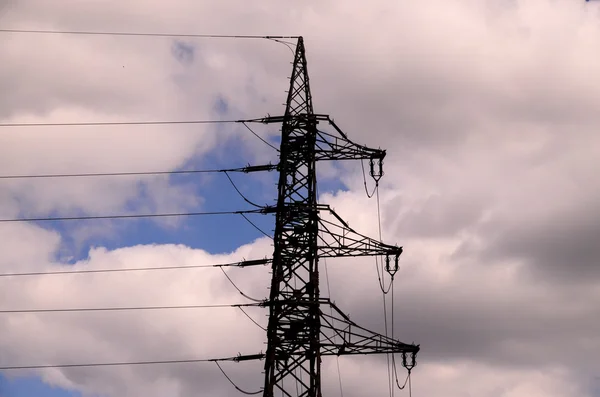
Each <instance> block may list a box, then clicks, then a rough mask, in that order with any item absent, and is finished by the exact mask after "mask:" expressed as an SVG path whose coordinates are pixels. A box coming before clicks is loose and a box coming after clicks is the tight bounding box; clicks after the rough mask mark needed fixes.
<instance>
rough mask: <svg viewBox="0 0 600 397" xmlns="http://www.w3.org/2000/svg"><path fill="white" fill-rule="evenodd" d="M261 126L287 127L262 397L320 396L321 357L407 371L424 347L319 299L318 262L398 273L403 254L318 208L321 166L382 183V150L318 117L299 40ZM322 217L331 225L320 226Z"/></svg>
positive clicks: (283, 132)
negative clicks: (393, 359) (281, 96)
mask: <svg viewBox="0 0 600 397" xmlns="http://www.w3.org/2000/svg"><path fill="white" fill-rule="evenodd" d="M262 121H263V122H265V123H281V124H282V129H281V147H280V163H279V166H278V169H279V172H280V175H279V185H278V198H277V205H276V207H273V208H271V209H270V210H269V211H272V212H275V214H276V220H275V235H274V254H273V263H272V282H271V290H270V298H269V301H268V302H267V303H265V305H267V306H268V307H269V311H270V312H269V323H268V329H267V344H268V345H267V352H266V354H265V355H264V358H265V383H264V394H263V395H264V397H273V396H275V394H276V393H277V395H280V394H281V395H284V396H290V397H291V396H292V395H293V394H292V393H294V395H297V396H298V397H305V396H306V397H321V356H323V355H341V354H377V353H400V354H401V355H402V363H403V365H404V366H405V367H408V368H409V369H410V368H412V366H414V364H415V357H416V353H417V352H418V351H419V346H417V345H412V344H404V343H401V342H398V341H396V340H394V339H392V338H388V337H385V336H383V335H379V334H376V333H374V332H371V331H368V330H366V329H364V328H362V327H360V326H358V325H356V324H355V323H353V322H352V321H351V320H350V319H349V317H348V316H346V315H345V314H344V313H343V312H342V311H341V310H340V309H339V308H338V307H337V306H335V305H334V304H333V303H332V302H331V301H330V300H329V299H326V298H321V297H320V294H319V268H318V261H319V257H343V256H374V255H382V256H385V260H386V269H387V270H388V271H389V272H390V273H395V271H396V270H397V268H398V257H399V256H400V254H401V253H402V248H401V247H396V246H390V245H386V244H383V243H381V242H379V241H376V240H374V239H371V238H368V237H366V236H363V235H361V234H359V233H357V232H355V231H354V230H352V229H351V228H350V227H349V226H348V225H347V224H346V223H345V222H344V221H343V220H342V219H341V218H340V217H339V216H338V215H337V214H335V212H333V210H332V209H331V208H329V207H328V206H326V205H320V204H318V203H317V178H316V172H315V171H316V170H315V166H316V162H317V161H319V160H369V161H370V170H371V176H373V177H374V178H376V179H377V180H378V179H379V178H380V177H381V176H382V174H383V172H382V160H383V158H384V157H385V151H384V150H379V149H371V148H367V147H364V146H361V145H357V144H355V143H353V142H351V141H350V140H349V139H348V137H347V136H346V135H345V134H344V133H343V132H342V131H341V130H340V129H339V128H338V127H337V126H336V125H335V123H333V121H332V120H331V119H330V118H329V116H326V115H319V114H315V113H314V111H313V104H312V97H311V92H310V85H309V78H308V72H307V67H306V55H305V49H304V42H303V39H302V37H300V38H299V39H298V44H297V46H296V52H295V56H294V62H293V69H292V75H291V81H290V89H289V91H288V97H287V103H286V109H285V114H284V116H280V117H267V118H265V119H263V120H262ZM319 122H327V123H329V124H331V125H332V126H333V127H334V129H335V130H336V134H329V133H326V132H324V131H321V130H319V129H318V124H319ZM376 162H377V164H376ZM322 213H328V214H329V215H330V218H332V219H334V220H333V221H328V220H326V219H322V218H321V214H322ZM322 306H329V307H328V309H332V310H331V313H333V312H334V311H335V315H331V314H327V313H326V312H325V311H322V310H321V308H322ZM409 359H410V360H409ZM409 361H410V362H409Z"/></svg>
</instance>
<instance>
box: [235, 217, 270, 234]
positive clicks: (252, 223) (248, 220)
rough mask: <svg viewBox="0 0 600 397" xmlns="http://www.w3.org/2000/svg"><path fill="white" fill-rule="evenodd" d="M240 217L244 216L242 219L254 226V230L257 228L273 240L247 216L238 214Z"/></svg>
mask: <svg viewBox="0 0 600 397" xmlns="http://www.w3.org/2000/svg"><path fill="white" fill-rule="evenodd" d="M240 215H241V216H242V217H244V219H245V220H246V221H247V222H248V223H249V224H251V225H252V226H254V228H255V229H256V230H258V231H259V232H261V233H262V234H264V235H265V236H266V237H268V238H270V239H271V240H273V236H271V235H270V234H267V233H266V232H265V231H264V230H262V229H261V228H260V227H258V226H257V225H256V224H255V223H254V222H252V221H251V220H250V218H248V217H247V216H246V215H245V214H240Z"/></svg>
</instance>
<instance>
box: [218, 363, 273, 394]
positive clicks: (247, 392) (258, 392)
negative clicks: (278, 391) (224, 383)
mask: <svg viewBox="0 0 600 397" xmlns="http://www.w3.org/2000/svg"><path fill="white" fill-rule="evenodd" d="M215 364H217V367H219V369H220V370H221V373H222V374H223V375H225V377H226V378H227V380H228V381H229V383H231V385H232V386H233V387H235V389H236V390H237V391H239V392H240V393H243V394H246V395H248V396H252V395H255V394H260V393H262V392H263V390H262V389H260V390H258V391H254V392H249V391H246V390H243V389H241V388H239V387H238V385H236V384H235V383H234V382H233V380H231V378H230V377H229V376H227V374H226V373H225V371H223V368H221V366H220V365H219V363H218V362H217V361H215Z"/></svg>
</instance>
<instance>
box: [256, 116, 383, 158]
mask: <svg viewBox="0 0 600 397" xmlns="http://www.w3.org/2000/svg"><path fill="white" fill-rule="evenodd" d="M309 117H310V118H311V119H312V120H311V121H312V122H313V123H314V124H315V125H318V124H319V123H320V122H327V123H328V124H330V125H331V126H332V127H333V129H334V130H335V132H334V133H329V132H325V131H323V130H321V129H317V136H316V142H315V160H317V161H318V160H371V161H373V160H378V161H379V163H380V165H381V164H382V162H383V159H384V158H385V154H386V152H385V150H382V149H373V148H370V147H367V146H365V145H360V144H358V143H355V142H353V141H351V140H350V138H348V136H347V135H346V134H345V133H344V132H343V131H342V130H341V129H340V128H339V127H338V126H337V124H335V122H334V121H333V119H331V117H329V116H328V115H326V114H312V115H310V116H309ZM284 120H285V118H284V116H268V117H264V118H262V119H257V120H256V121H259V122H262V123H265V124H269V123H282V122H283V121H284Z"/></svg>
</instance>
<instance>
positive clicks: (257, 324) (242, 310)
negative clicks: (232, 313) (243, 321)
mask: <svg viewBox="0 0 600 397" xmlns="http://www.w3.org/2000/svg"><path fill="white" fill-rule="evenodd" d="M238 309H240V310H241V312H242V313H244V314H245V315H246V317H248V319H250V321H252V322H253V323H254V324H256V326H257V327H258V328H260V329H262V330H263V331H265V332H267V329H266V328H265V327H263V326H262V325H260V324H259V323H257V322H256V320H254V319H253V318H252V317H251V316H250V315H249V314H248V313H246V311H245V310H244V309H243V308H242V307H238Z"/></svg>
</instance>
